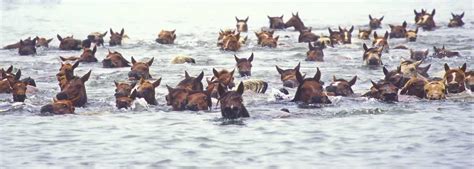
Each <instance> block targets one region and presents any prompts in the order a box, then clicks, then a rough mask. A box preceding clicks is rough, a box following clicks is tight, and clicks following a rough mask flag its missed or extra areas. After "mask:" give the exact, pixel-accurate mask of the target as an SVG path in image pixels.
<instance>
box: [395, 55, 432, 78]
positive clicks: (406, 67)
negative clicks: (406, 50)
mask: <svg viewBox="0 0 474 169" xmlns="http://www.w3.org/2000/svg"><path fill="white" fill-rule="evenodd" d="M421 63H422V61H414V60H405V59H402V61H401V62H400V66H399V67H400V73H402V75H403V76H404V77H411V76H413V75H417V74H418V75H421V76H423V77H429V75H428V70H429V69H430V67H431V64H429V65H428V66H425V67H421V66H420V65H421Z"/></svg>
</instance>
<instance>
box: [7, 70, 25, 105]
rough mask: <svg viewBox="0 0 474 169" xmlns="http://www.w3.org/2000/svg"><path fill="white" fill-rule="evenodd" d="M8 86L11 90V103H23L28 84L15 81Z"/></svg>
mask: <svg viewBox="0 0 474 169" xmlns="http://www.w3.org/2000/svg"><path fill="white" fill-rule="evenodd" d="M17 74H18V73H17ZM10 86H11V88H12V95H13V101H14V102H24V101H25V99H26V89H27V88H26V86H28V83H27V82H22V81H16V82H15V83H13V84H10Z"/></svg>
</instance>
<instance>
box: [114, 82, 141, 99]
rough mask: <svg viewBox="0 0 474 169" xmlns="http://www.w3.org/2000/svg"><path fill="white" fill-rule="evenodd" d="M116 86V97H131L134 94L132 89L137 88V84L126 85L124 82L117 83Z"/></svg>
mask: <svg viewBox="0 0 474 169" xmlns="http://www.w3.org/2000/svg"><path fill="white" fill-rule="evenodd" d="M114 84H115V96H116V97H117V95H118V96H129V95H130V94H131V93H132V89H133V88H134V87H135V85H136V83H132V84H130V83H124V82H116V81H114Z"/></svg>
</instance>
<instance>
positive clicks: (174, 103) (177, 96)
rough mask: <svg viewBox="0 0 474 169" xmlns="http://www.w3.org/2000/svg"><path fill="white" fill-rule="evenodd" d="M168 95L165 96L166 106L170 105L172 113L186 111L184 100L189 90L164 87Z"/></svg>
mask: <svg viewBox="0 0 474 169" xmlns="http://www.w3.org/2000/svg"><path fill="white" fill-rule="evenodd" d="M166 88H167V89H168V95H166V104H167V105H170V106H171V107H172V109H173V110H174V111H182V110H185V109H186V105H187V102H186V99H187V97H188V95H189V92H191V90H188V89H186V88H182V87H179V86H178V87H176V88H172V87H170V86H168V85H166Z"/></svg>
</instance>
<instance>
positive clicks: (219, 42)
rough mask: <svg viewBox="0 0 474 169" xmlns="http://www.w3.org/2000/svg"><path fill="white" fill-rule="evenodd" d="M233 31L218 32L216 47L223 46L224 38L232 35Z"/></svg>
mask: <svg viewBox="0 0 474 169" xmlns="http://www.w3.org/2000/svg"><path fill="white" fill-rule="evenodd" d="M234 34H235V30H231V29H226V30H222V29H221V30H220V31H219V36H218V37H217V46H223V45H224V41H223V39H224V37H226V36H229V35H234Z"/></svg>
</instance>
